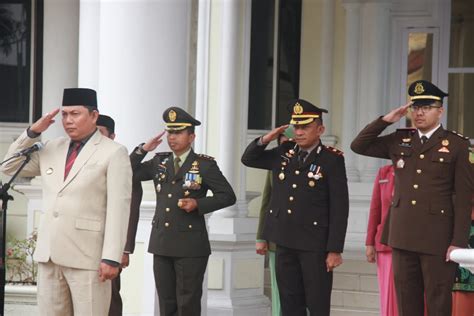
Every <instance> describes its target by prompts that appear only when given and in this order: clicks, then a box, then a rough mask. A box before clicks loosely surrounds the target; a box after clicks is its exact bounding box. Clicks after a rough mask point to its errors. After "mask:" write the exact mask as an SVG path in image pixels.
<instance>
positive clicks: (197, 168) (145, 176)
mask: <svg viewBox="0 0 474 316" xmlns="http://www.w3.org/2000/svg"><path fill="white" fill-rule="evenodd" d="M163 119H164V121H165V123H166V130H167V141H168V145H169V147H170V148H171V150H172V152H160V153H157V154H156V155H155V156H154V157H153V158H152V159H151V160H148V161H146V162H144V163H141V161H142V160H143V158H145V155H146V153H147V152H149V151H153V150H155V148H156V147H157V146H158V145H159V144H160V143H161V141H162V139H161V137H162V136H163V134H164V132H163V133H160V134H159V135H158V136H156V137H154V138H152V139H151V140H149V141H148V142H147V143H146V144H142V145H140V146H138V147H137V148H136V149H135V150H134V152H133V153H132V154H131V155H130V159H131V163H132V169H133V176H134V181H136V180H141V181H146V180H153V183H154V185H155V188H156V201H157V203H156V211H155V216H154V218H153V221H152V225H153V226H152V230H151V236H150V244H149V248H148V251H149V252H151V253H153V254H154V257H153V260H154V262H153V270H154V274H155V283H156V289H157V291H158V297H159V302H160V315H186V316H188V315H189V316H192V315H201V296H202V282H203V278H204V272H205V271H206V266H207V261H208V257H209V255H210V253H211V247H210V244H209V238H208V235H207V230H206V223H205V219H204V215H205V214H207V213H210V212H213V211H216V210H219V209H222V208H224V207H227V206H230V205H232V204H234V203H235V201H236V197H235V194H234V191H233V190H232V187H231V186H230V184H229V183H228V182H227V180H226V178H225V177H224V176H223V174H222V172H221V171H220V170H219V167H218V166H217V163H216V162H215V160H214V158H212V157H209V156H206V155H200V154H196V153H194V151H193V149H192V148H191V144H192V142H193V141H194V138H195V134H194V127H195V126H197V125H200V124H201V123H200V122H199V121H198V120H196V119H194V118H193V117H192V116H191V115H189V114H188V113H186V112H185V111H184V110H183V109H181V108H178V107H171V108H168V109H167V110H165V112H164V113H163ZM208 191H211V192H212V193H213V195H212V196H207V192H208ZM137 205H139V203H137ZM132 212H133V211H132Z"/></svg>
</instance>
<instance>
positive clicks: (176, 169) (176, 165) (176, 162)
mask: <svg viewBox="0 0 474 316" xmlns="http://www.w3.org/2000/svg"><path fill="white" fill-rule="evenodd" d="M180 162H181V159H179V157H176V158H174V173H175V174H177V173H178V170H179V163H180Z"/></svg>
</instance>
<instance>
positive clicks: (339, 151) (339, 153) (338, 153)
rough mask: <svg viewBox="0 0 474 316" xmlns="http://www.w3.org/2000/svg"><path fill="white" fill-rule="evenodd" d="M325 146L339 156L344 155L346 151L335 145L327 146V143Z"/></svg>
mask: <svg viewBox="0 0 474 316" xmlns="http://www.w3.org/2000/svg"><path fill="white" fill-rule="evenodd" d="M324 148H326V150H327V151H329V152H331V153H333V154H336V155H338V156H342V155H344V152H342V151H341V150H339V149H337V148H334V147H331V146H326V145H324Z"/></svg>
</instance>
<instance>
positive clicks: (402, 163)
mask: <svg viewBox="0 0 474 316" xmlns="http://www.w3.org/2000/svg"><path fill="white" fill-rule="evenodd" d="M408 93H409V95H410V96H411V102H410V103H408V104H406V105H404V106H401V107H399V108H397V109H395V110H393V111H391V112H390V113H388V114H386V115H385V116H383V117H380V118H378V119H376V120H375V121H374V122H372V123H370V124H369V125H367V126H366V127H365V128H364V129H363V130H362V131H361V132H360V133H359V135H357V137H356V138H355V139H354V141H353V142H352V145H351V148H352V150H353V151H355V152H356V153H359V154H362V155H366V156H371V157H378V158H386V159H391V160H392V163H393V165H394V167H395V192H394V196H393V201H392V208H391V210H390V213H389V215H388V217H387V221H386V224H385V227H384V231H383V234H382V243H384V244H388V245H389V246H391V247H392V248H393V259H392V260H393V269H394V279H395V287H396V291H397V300H398V308H399V315H400V316H406V315H409V316H412V315H423V309H424V296H426V305H427V308H428V314H429V315H430V316H432V315H440V316H441V315H442V316H447V315H451V289H452V287H453V281H454V273H455V269H456V264H455V263H454V262H451V261H449V253H450V252H451V251H452V250H453V249H455V248H457V247H462V248H464V247H467V242H468V236H469V223H470V220H469V219H470V211H471V206H470V199H471V196H472V194H473V188H474V184H473V176H472V168H471V166H470V163H469V151H468V146H469V141H468V140H467V138H465V137H463V136H462V135H460V134H458V133H456V132H450V131H447V130H445V129H444V128H443V127H442V126H441V124H440V120H441V117H442V113H443V107H442V102H443V98H444V97H445V96H447V94H446V93H444V92H443V91H441V90H440V89H439V88H438V87H436V86H435V85H433V84H432V83H430V82H428V81H423V80H419V81H415V82H414V83H413V84H412V85H411V86H410V87H409V90H408ZM409 109H410V110H411V115H412V121H413V123H414V125H415V127H416V129H398V130H397V131H396V132H394V133H391V134H388V135H386V136H379V135H380V134H381V133H382V131H383V130H384V129H385V128H386V127H388V126H389V125H390V124H392V123H395V122H397V121H399V120H400V119H401V118H402V117H403V116H404V115H405V114H406V113H407V111H408V110H409Z"/></svg>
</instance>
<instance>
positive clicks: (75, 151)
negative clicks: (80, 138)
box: [64, 142, 81, 180]
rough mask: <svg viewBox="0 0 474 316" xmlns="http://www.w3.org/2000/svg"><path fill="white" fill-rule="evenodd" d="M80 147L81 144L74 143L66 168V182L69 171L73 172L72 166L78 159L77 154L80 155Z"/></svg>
mask: <svg viewBox="0 0 474 316" xmlns="http://www.w3.org/2000/svg"><path fill="white" fill-rule="evenodd" d="M79 147H81V143H80V142H78V143H74V144H73V148H72V151H71V154H70V155H69V157H67V160H66V168H65V169H64V180H66V178H67V175H68V174H69V171H71V168H72V165H73V164H74V161H75V160H76V158H77V154H79Z"/></svg>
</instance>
